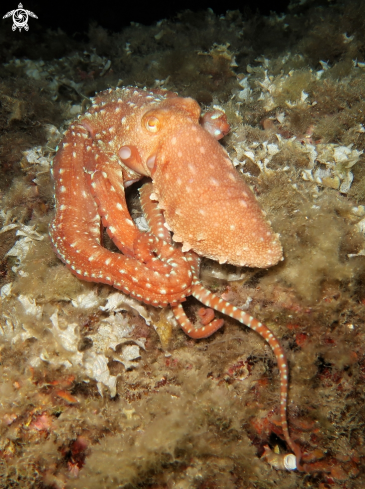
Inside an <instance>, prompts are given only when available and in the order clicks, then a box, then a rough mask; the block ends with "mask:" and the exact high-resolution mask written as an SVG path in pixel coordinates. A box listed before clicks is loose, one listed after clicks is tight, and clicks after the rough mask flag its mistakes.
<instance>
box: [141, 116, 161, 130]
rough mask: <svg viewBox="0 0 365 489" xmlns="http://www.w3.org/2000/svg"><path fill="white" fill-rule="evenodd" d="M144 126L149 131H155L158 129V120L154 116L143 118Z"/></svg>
mask: <svg viewBox="0 0 365 489" xmlns="http://www.w3.org/2000/svg"><path fill="white" fill-rule="evenodd" d="M144 124H145V127H146V129H147V130H148V131H150V132H157V131H159V129H160V125H161V124H160V121H159V120H158V118H157V117H155V116H149V117H146V119H145V122H144Z"/></svg>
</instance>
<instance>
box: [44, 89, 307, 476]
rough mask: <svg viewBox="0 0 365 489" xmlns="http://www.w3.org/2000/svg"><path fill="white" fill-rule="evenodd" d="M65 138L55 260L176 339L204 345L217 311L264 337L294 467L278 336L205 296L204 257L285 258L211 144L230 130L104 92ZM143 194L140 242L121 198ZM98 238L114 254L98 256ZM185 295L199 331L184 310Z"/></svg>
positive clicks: (217, 324) (213, 120) (147, 99)
mask: <svg viewBox="0 0 365 489" xmlns="http://www.w3.org/2000/svg"><path fill="white" fill-rule="evenodd" d="M92 102H93V103H92V105H91V107H90V108H89V110H88V111H87V112H86V113H85V114H84V115H82V116H79V118H78V119H77V120H76V121H75V122H73V123H72V124H71V125H70V126H69V128H68V130H67V131H66V133H65V135H64V138H63V140H62V142H61V143H60V147H59V149H58V150H57V153H56V155H55V158H54V161H53V165H52V173H53V177H54V180H55V203H56V210H55V216H54V218H53V220H52V222H51V224H50V237H51V242H52V245H53V247H54V250H55V252H56V254H57V256H58V257H59V258H60V259H61V260H62V261H63V262H64V263H65V264H66V266H67V267H68V268H69V269H70V270H71V272H72V273H73V274H74V275H76V277H78V278H79V279H82V280H86V281H91V282H101V283H104V284H109V285H111V286H113V287H115V288H116V289H119V290H121V291H123V292H124V293H125V294H129V295H130V296H132V297H134V298H136V299H138V300H140V301H142V302H144V303H146V304H151V305H152V306H155V307H167V306H170V307H171V308H172V311H173V313H174V315H175V317H176V319H177V321H178V323H179V324H180V326H181V328H182V329H183V331H184V332H185V333H186V334H187V335H189V336H190V337H192V338H195V339H200V338H206V337H208V336H210V335H212V334H213V333H215V332H216V331H217V330H218V329H219V328H221V327H222V325H223V319H216V318H215V313H214V310H216V311H219V312H220V313H222V314H225V315H228V316H230V317H231V318H233V319H236V320H237V321H239V322H240V323H242V324H244V325H246V326H248V327H249V328H251V329H252V330H254V331H256V332H257V333H258V334H259V335H261V336H262V338H264V339H265V340H266V341H267V342H268V343H269V345H270V347H271V348H272V350H273V352H274V354H275V357H276V360H277V363H278V366H279V370H280V420H281V426H282V430H283V436H284V438H285V441H286V443H287V445H288V447H289V448H290V449H291V450H292V451H293V452H294V454H295V457H296V464H295V465H296V466H297V468H299V469H300V468H301V466H300V460H301V451H300V448H299V446H298V445H297V444H296V443H294V441H293V440H292V439H291V437H290V434H289V430H288V424H287V396H288V364H287V360H286V356H285V352H284V350H283V348H282V346H281V345H280V343H279V341H278V339H277V338H276V337H275V335H274V334H273V333H272V332H271V331H270V330H269V329H268V328H267V327H266V326H265V325H264V324H262V323H261V322H259V321H258V320H257V319H255V318H253V317H252V316H250V315H249V314H247V313H246V312H244V311H243V310H241V309H240V308H238V307H236V306H234V305H233V304H230V303H229V302H227V301H225V300H223V299H222V298H221V297H219V296H218V295H216V294H214V293H212V292H210V291H209V290H208V289H207V288H205V287H204V286H203V285H202V283H201V281H200V278H199V268H200V261H201V257H207V258H210V259H212V260H216V261H218V262H219V263H229V264H233V265H236V266H248V267H261V268H266V267H269V266H273V265H275V264H277V263H278V262H279V261H280V260H282V259H283V251H282V247H281V244H280V241H279V237H278V235H277V234H275V233H274V232H273V230H272V228H271V226H270V224H269V223H268V222H267V220H266V218H265V214H264V212H263V211H262V210H261V208H260V206H259V205H258V203H257V201H256V198H255V196H254V194H253V193H252V191H251V189H250V187H249V186H248V185H247V184H246V183H245V181H244V179H243V177H242V176H241V175H240V174H239V173H238V172H237V171H236V169H235V168H234V166H233V164H232V162H231V160H230V158H229V156H228V153H227V152H226V150H225V149H224V148H223V146H222V145H221V144H220V143H219V142H218V140H219V139H221V138H222V137H223V136H225V135H226V134H227V133H228V132H229V130H230V126H229V124H228V122H227V117H226V115H225V113H224V112H223V111H221V110H219V109H215V110H211V111H209V112H207V113H205V114H204V115H203V116H201V109H200V106H199V104H198V103H197V102H196V101H195V100H193V99H192V98H183V97H179V96H178V95H177V94H175V93H173V92H170V91H167V90H162V89H154V90H147V89H139V88H133V87H125V88H116V89H109V90H106V91H104V92H101V93H99V94H97V95H96V96H95V98H94V99H92ZM146 177H148V179H149V180H148V181H147V183H145V184H144V185H143V186H142V187H141V188H140V189H139V193H140V201H141V206H142V210H143V212H144V214H145V216H146V220H147V223H148V226H149V232H144V231H141V230H140V229H139V228H138V227H137V226H136V224H135V223H134V221H133V219H132V218H131V215H130V212H129V210H128V207H127V203H126V198H125V189H126V188H127V187H129V186H130V185H132V184H133V183H135V182H137V181H139V180H141V179H142V178H146ZM104 229H105V230H106V232H107V233H108V235H109V237H110V238H111V239H112V241H113V242H114V243H115V245H116V246H117V248H118V249H119V250H120V253H118V252H114V251H111V250H109V249H107V248H105V247H104V246H103V242H102V235H103V230H104ZM190 295H192V296H194V297H195V298H196V299H198V300H199V301H200V302H201V303H202V304H204V305H205V306H206V308H203V307H202V308H201V309H200V310H199V322H200V323H201V324H200V327H196V326H195V325H193V324H192V322H191V321H190V320H189V319H188V317H187V315H186V313H185V312H184V309H183V306H182V303H183V302H184V301H185V300H186V297H188V296H190Z"/></svg>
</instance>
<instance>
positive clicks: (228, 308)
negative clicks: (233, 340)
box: [192, 272, 301, 467]
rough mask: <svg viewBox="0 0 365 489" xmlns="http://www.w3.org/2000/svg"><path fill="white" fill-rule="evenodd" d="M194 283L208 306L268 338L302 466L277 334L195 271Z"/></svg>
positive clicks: (290, 442)
mask: <svg viewBox="0 0 365 489" xmlns="http://www.w3.org/2000/svg"><path fill="white" fill-rule="evenodd" d="M194 278H195V280H194V285H193V291H192V295H193V296H194V297H195V298H196V299H198V300H199V301H200V302H202V303H203V304H204V305H206V306H208V307H213V308H214V309H216V310H217V311H219V312H221V313H223V314H226V315H227V316H230V317H231V318H233V319H236V320H237V321H239V322H240V323H242V324H244V325H245V326H248V327H249V328H250V329H252V330H254V331H256V332H257V333H258V334H259V335H260V336H261V337H262V338H263V339H264V340H266V341H267V342H268V343H269V345H270V347H271V349H272V350H273V352H274V355H275V358H276V361H277V363H278V367H279V371H280V419H281V426H282V430H283V434H284V438H285V441H286V442H287V444H288V446H289V447H290V448H291V449H292V450H293V452H294V454H295V456H296V458H297V465H298V467H299V466H300V458H301V451H300V448H299V446H298V445H297V444H296V443H294V442H293V440H292V439H291V438H290V434H289V429H288V422H287V400H288V375H289V369H288V363H287V360H286V355H285V351H284V349H283V348H282V346H281V345H280V343H279V340H278V339H277V338H276V336H275V335H274V334H273V333H272V332H271V331H270V329H269V328H268V327H267V326H265V325H264V324H262V323H260V322H259V321H258V320H257V319H255V318H254V317H252V316H250V315H249V314H247V313H246V312H244V311H242V310H241V309H239V308H238V307H235V306H233V305H232V304H230V303H229V302H227V301H225V300H223V299H222V298H220V297H219V296H218V295H216V294H214V293H213V292H210V291H209V290H207V289H206V288H204V287H203V286H202V285H201V284H200V283H199V281H198V279H197V276H196V272H194Z"/></svg>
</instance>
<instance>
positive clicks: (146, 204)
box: [139, 183, 172, 243]
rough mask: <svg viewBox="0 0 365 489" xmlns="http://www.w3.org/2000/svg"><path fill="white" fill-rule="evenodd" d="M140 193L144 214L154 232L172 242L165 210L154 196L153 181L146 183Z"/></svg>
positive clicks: (167, 241)
mask: <svg viewBox="0 0 365 489" xmlns="http://www.w3.org/2000/svg"><path fill="white" fill-rule="evenodd" d="M139 195H140V202H141V207H142V210H143V213H144V215H145V216H146V220H147V223H148V225H149V227H150V229H151V232H152V234H154V235H155V236H158V237H159V238H161V239H163V240H164V241H166V243H171V242H172V240H171V234H170V231H169V230H168V229H167V228H166V221H165V219H164V217H163V212H162V210H161V209H160V208H159V207H158V202H157V201H156V200H154V199H153V198H152V196H153V186H152V183H145V184H144V185H143V187H141V188H140V189H139Z"/></svg>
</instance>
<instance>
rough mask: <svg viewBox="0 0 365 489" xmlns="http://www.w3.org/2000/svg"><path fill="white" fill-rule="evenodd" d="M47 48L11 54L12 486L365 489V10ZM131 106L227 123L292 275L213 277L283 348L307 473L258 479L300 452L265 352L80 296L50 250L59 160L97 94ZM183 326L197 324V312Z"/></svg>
mask: <svg viewBox="0 0 365 489" xmlns="http://www.w3.org/2000/svg"><path fill="white" fill-rule="evenodd" d="M30 34H31V35H32V36H34V37H33V38H32V39H34V40H36V41H37V42H29V41H27V38H26V37H22V36H19V35H18V36H17V37H14V38H12V40H11V38H10V37H9V36H5V35H4V34H0V36H2V38H1V37H0V59H1V62H2V67H1V79H0V102H1V106H0V133H1V145H0V198H1V200H0V226H1V227H0V253H1V254H0V260H1V261H0V289H1V300H0V308H1V313H0V314H1V316H0V348H1V350H0V352H1V353H0V354H1V365H0V368H1V381H0V429H1V438H0V487H1V488H42V489H53V488H54V489H61V488H86V487H87V488H90V489H92V488H117V487H120V488H128V489H129V488H150V489H158V488H161V489H162V488H164V489H173V488H174V489H188V488H197V489H218V488H225V489H230V488H232V489H233V488H242V489H243V488H258V489H264V488H265V489H266V488H272V487H280V488H287V489H289V488H308V487H315V488H320V489H330V488H331V489H337V488H338V489H339V488H341V489H350V488H361V487H364V485H365V470H364V466H365V446H364V435H365V433H364V422H365V410H364V400H365V390H364V384H365V155H364V150H365V13H364V9H363V7H362V2H361V1H350V2H346V3H342V2H337V3H336V2H332V3H331V4H328V3H327V2H310V1H307V2H292V3H291V5H290V7H289V9H288V12H287V13H286V14H285V15H282V16H278V15H277V14H272V15H271V16H268V17H263V16H259V15H257V14H252V13H248V12H246V13H245V14H242V13H240V12H238V11H229V12H227V13H226V15H224V16H220V17H219V16H217V15H215V14H214V12H213V11H209V10H208V11H205V12H201V13H199V14H192V13H191V12H189V11H187V12H183V13H181V14H179V15H178V16H177V17H176V18H174V19H172V20H161V21H160V22H158V23H157V24H155V25H153V26H150V27H146V26H143V25H139V24H131V26H130V27H128V28H125V29H123V30H122V31H121V32H119V33H110V32H108V31H107V30H105V29H104V28H102V27H100V26H98V25H95V24H93V25H91V26H90V28H89V32H88V40H84V41H77V40H75V39H74V38H71V37H69V36H67V35H66V34H65V33H63V32H62V31H60V30H59V31H57V32H55V31H50V30H49V31H47V32H40V31H37V29H36V28H34V29H33V32H32V31H30ZM125 85H134V86H137V87H144V86H147V87H151V88H157V87H161V88H166V89H169V90H173V91H176V92H178V93H179V94H180V95H182V96H191V97H193V98H195V99H196V100H198V102H199V103H200V104H201V106H202V109H203V110H204V111H205V110H207V109H209V108H211V107H213V106H218V107H220V108H222V109H223V110H224V111H225V112H226V114H227V117H228V120H229V123H230V124H231V132H230V133H229V134H228V135H227V136H226V137H225V138H224V139H223V140H222V144H223V145H224V146H225V148H226V149H227V151H228V153H229V154H230V157H231V159H232V161H233V164H234V166H235V167H236V169H237V171H239V172H241V173H242V174H243V177H244V178H245V180H246V181H247V182H248V183H249V184H250V185H251V188H252V189H253V191H254V193H255V195H256V196H257V199H258V201H259V203H260V205H261V206H262V208H263V209H264V210H265V211H266V213H267V216H268V219H270V221H271V223H272V226H273V228H274V229H275V231H276V232H278V233H280V236H281V238H280V239H281V242H282V245H283V249H284V256H285V260H284V261H283V262H280V264H279V265H277V266H275V267H272V268H271V269H267V270H261V269H249V268H239V269H237V268H235V267H231V266H228V265H219V264H217V263H214V262H211V261H208V260H206V261H204V263H203V267H202V271H201V278H202V282H203V283H204V285H205V286H206V287H208V288H209V289H210V290H213V291H214V292H216V293H218V294H219V295H221V296H222V297H224V298H225V299H227V300H229V301H230V302H232V303H233V304H234V305H236V306H237V307H241V308H243V309H244V310H247V311H248V312H249V313H250V314H251V315H253V316H255V317H256V318H258V319H259V320H260V321H262V322H264V323H265V324H267V325H268V326H269V328H270V329H271V330H272V331H273V332H274V333H275V334H276V335H277V336H278V337H279V338H280V341H281V343H282V345H283V347H284V348H285V350H286V352H287V356H288V361H289V365H290V391H289V411H288V412H289V415H288V419H289V427H290V432H291V434H292V437H293V439H294V440H295V441H296V442H297V443H298V444H299V445H300V446H301V448H302V450H303V460H304V461H305V463H306V465H307V472H299V471H293V472H288V471H285V470H276V469H275V468H273V467H272V466H271V465H270V464H268V462H267V461H265V460H263V459H261V458H260V457H261V456H262V454H263V453H264V446H265V445H268V446H270V447H271V449H272V450H273V452H274V453H278V454H279V453H285V452H286V451H287V447H286V446H285V443H284V441H283V436H282V431H281V427H280V422H279V416H278V408H279V376H278V369H277V365H276V362H275V358H274V355H273V353H272V352H271V350H270V348H269V347H268V346H267V345H266V343H265V342H264V340H262V339H261V338H260V337H259V336H257V335H256V334H255V333H254V332H252V331H250V330H249V329H248V328H245V327H243V326H242V325H240V324H238V323H237V322H235V321H233V320H231V319H230V318H225V326H224V327H223V328H222V329H221V330H220V331H218V332H217V333H216V334H214V335H213V336H212V337H210V338H208V339H205V340H199V341H195V340H192V339H190V338H188V337H187V336H185V334H184V333H183V332H182V331H181V330H180V329H179V327H178V326H177V325H176V323H175V321H174V319H173V317H172V314H171V311H170V310H169V309H155V308H153V307H147V306H145V305H143V304H141V303H139V302H137V301H135V300H133V299H131V298H129V297H127V296H125V295H124V294H123V293H121V292H119V291H117V290H115V289H113V288H112V287H109V286H107V285H102V284H93V283H86V282H82V281H80V280H78V279H77V278H76V277H74V276H73V275H72V274H71V272H70V271H69V270H67V269H66V268H65V266H64V265H63V264H62V263H61V262H60V261H59V260H58V259H57V257H56V256H55V254H54V252H53V250H52V248H51V245H50V240H49V236H48V225H49V222H50V220H51V218H52V216H53V213H54V200H53V183H52V179H51V176H50V162H51V161H52V158H53V156H54V154H55V148H56V147H57V144H58V143H59V141H60V140H61V138H62V133H63V131H64V130H65V129H66V128H67V126H68V124H69V123H70V122H71V121H72V120H73V119H74V118H75V117H76V116H77V115H78V114H80V113H82V112H83V111H85V110H86V109H87V107H88V106H89V105H90V98H91V97H92V96H93V95H94V94H95V93H96V92H98V91H101V90H104V89H106V88H110V87H117V86H125ZM137 194H138V192H137V187H136V186H133V187H131V188H130V189H129V190H128V193H127V197H128V203H129V206H130V209H131V213H132V216H133V218H134V219H136V220H138V219H140V218H141V210H140V207H139V204H138V199H137ZM106 246H109V247H112V244H111V243H109V242H108V241H107V240H106ZM184 307H185V310H186V312H187V315H188V317H189V318H190V319H191V320H192V321H195V320H196V317H197V310H198V308H199V303H198V302H197V301H196V300H193V299H191V298H190V299H188V300H187V301H186V303H185V306H184ZM218 316H219V314H218Z"/></svg>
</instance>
